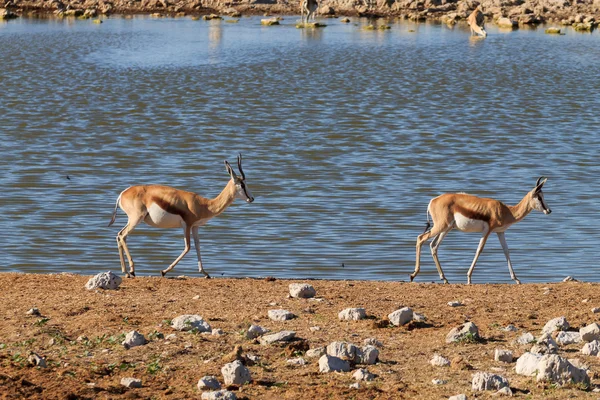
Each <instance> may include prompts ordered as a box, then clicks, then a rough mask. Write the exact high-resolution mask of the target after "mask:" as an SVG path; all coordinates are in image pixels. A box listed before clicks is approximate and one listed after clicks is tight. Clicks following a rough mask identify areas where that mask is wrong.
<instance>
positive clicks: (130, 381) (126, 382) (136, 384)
mask: <svg viewBox="0 0 600 400" xmlns="http://www.w3.org/2000/svg"><path fill="white" fill-rule="evenodd" d="M121 385H123V386H125V387H126V388H130V389H133V388H141V387H142V380H141V379H136V378H122V379H121Z"/></svg>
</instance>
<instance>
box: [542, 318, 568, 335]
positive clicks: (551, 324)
mask: <svg viewBox="0 0 600 400" xmlns="http://www.w3.org/2000/svg"><path fill="white" fill-rule="evenodd" d="M569 328H570V325H569V323H568V322H567V319H566V318H565V317H557V318H553V319H551V320H550V321H548V322H547V323H546V325H544V327H543V328H542V333H552V332H554V331H566V330H568V329H569Z"/></svg>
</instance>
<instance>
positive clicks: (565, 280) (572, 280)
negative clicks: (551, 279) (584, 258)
mask: <svg viewBox="0 0 600 400" xmlns="http://www.w3.org/2000/svg"><path fill="white" fill-rule="evenodd" d="M563 282H577V279H575V278H573V277H572V276H567V277H566V278H565V279H563Z"/></svg>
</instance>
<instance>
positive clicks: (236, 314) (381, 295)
mask: <svg viewBox="0 0 600 400" xmlns="http://www.w3.org/2000/svg"><path fill="white" fill-rule="evenodd" d="M89 278H90V276H79V275H65V274H61V275H37V274H13V273H4V274H0V293H1V294H0V296H1V297H0V299H1V302H0V308H1V310H0V316H1V323H0V398H6V399H21V398H31V399H122V398H123V399H135V398H144V399H152V398H155V399H193V398H196V399H198V398H200V397H201V391H200V390H198V388H197V386H196V385H197V382H198V380H199V379H200V378H201V377H203V376H205V375H215V376H216V377H217V378H218V379H219V381H220V382H221V383H223V379H222V375H221V372H220V371H221V367H222V366H223V365H224V364H225V363H226V362H228V361H231V360H228V357H227V355H228V354H229V353H230V352H231V351H232V350H233V348H234V346H236V345H241V346H242V348H243V354H253V355H256V356H258V357H260V360H259V361H258V362H257V363H256V364H254V365H251V366H249V367H248V368H249V369H250V372H251V374H252V379H253V381H252V383H249V384H246V385H243V386H242V387H237V386H230V387H229V389H230V390H233V391H235V393H236V395H237V397H238V399H244V398H246V399H299V398H313V399H416V398H419V399H421V398H422V399H444V398H448V397H449V396H452V395H456V394H460V393H465V394H466V395H467V397H468V398H469V399H472V398H483V399H486V398H492V394H491V392H485V393H484V392H477V393H474V392H472V391H471V380H472V375H473V374H474V373H475V372H477V371H485V372H493V373H497V374H500V375H503V376H504V377H506V378H507V379H508V380H509V382H510V386H511V389H512V390H513V392H514V396H515V397H517V398H524V399H565V398H591V399H599V398H600V393H596V392H593V391H592V390H593V389H594V388H597V387H599V386H600V358H599V357H591V356H585V355H582V354H580V353H579V350H580V349H581V347H582V344H577V345H569V346H566V347H562V348H561V349H560V352H559V354H560V355H561V356H565V357H568V358H579V359H580V360H581V361H583V362H584V364H586V365H588V366H589V375H590V378H591V381H592V387H591V388H590V389H589V390H587V391H585V390H582V389H580V388H576V387H570V388H559V387H556V385H552V384H547V383H546V384H544V383H538V382H536V381H535V379H534V378H528V377H524V376H520V375H517V374H516V373H515V370H514V365H515V364H514V363H512V364H505V363H501V362H496V361H494V356H493V355H494V350H495V349H508V350H512V351H513V353H514V355H515V358H516V357H518V356H520V355H521V354H522V353H524V352H525V351H527V350H528V349H529V348H530V347H531V345H529V346H520V345H516V344H514V343H513V340H514V339H515V338H516V337H518V336H519V335H521V334H522V333H523V332H525V331H529V332H531V333H533V334H534V335H535V336H538V335H539V334H540V331H541V329H542V327H543V326H544V324H545V323H546V322H547V321H548V320H550V319H552V318H555V317H559V316H565V317H566V318H567V320H568V321H569V323H570V324H571V327H572V329H579V328H580V327H582V326H585V325H587V324H589V323H592V322H599V320H600V314H594V313H592V311H591V309H592V308H594V307H600V290H599V289H600V284H591V283H581V282H568V283H557V284H524V285H472V286H467V285H455V284H453V285H441V284H417V283H413V284H410V283H398V282H378V281H322V280H315V281H310V282H308V283H310V284H311V285H313V286H314V288H315V289H316V291H317V298H318V299H321V300H315V299H296V298H290V297H289V289H288V286H289V284H290V283H294V282H306V281H295V280H280V279H276V280H274V279H212V280H206V279H201V278H181V279H165V278H148V277H147V278H139V277H138V278H135V279H124V280H123V283H122V285H121V287H120V289H119V290H111V291H103V290H92V291H89V290H86V289H85V287H84V285H85V283H86V282H87V280H88V279H89ZM197 296H198V297H197ZM195 297H196V298H195ZM455 300H457V301H460V302H462V303H463V306H460V307H450V306H448V305H447V303H448V302H449V301H455ZM402 306H409V307H411V308H412V309H413V310H414V311H415V312H418V313H421V314H423V315H425V317H426V318H427V322H426V323H419V324H414V323H410V324H408V325H407V326H403V327H390V325H389V324H388V323H386V322H385V319H386V318H387V315H388V314H389V313H391V312H392V311H395V310H397V309H399V308H400V307H402ZM32 307H37V308H38V309H39V311H40V313H41V315H39V316H33V315H28V314H27V311H28V310H29V309H31V308H32ZM348 307H363V308H365V309H366V311H367V315H368V318H367V319H365V320H362V321H339V319H338V313H339V312H340V311H341V310H343V309H345V308H348ZM279 308H282V309H285V310H288V311H291V312H293V313H294V314H295V315H296V316H297V318H295V319H292V320H289V321H285V322H275V321H271V320H269V318H268V317H267V312H268V310H271V309H279ZM182 314H199V315H201V316H202V317H203V318H204V319H205V320H207V321H208V322H209V323H210V325H211V326H212V328H213V329H215V328H220V329H222V330H223V332H224V334H223V335H220V336H213V335H206V334H199V333H191V332H176V331H174V330H173V329H172V328H171V327H170V326H169V321H170V320H172V319H173V318H175V317H177V316H178V315H182ZM465 321H472V322H474V323H475V324H476V325H477V326H478V327H479V331H480V334H481V336H482V337H483V340H481V341H480V342H471V343H458V344H446V343H445V337H446V335H447V333H448V332H449V331H450V330H451V329H452V328H454V327H455V326H458V325H459V324H461V323H463V322H465ZM250 324H258V325H260V326H263V327H265V328H268V329H269V330H271V332H279V331H282V330H293V331H295V332H296V336H297V337H298V338H300V339H303V340H298V341H296V342H293V343H292V344H291V345H266V346H265V345H261V344H259V343H258V342H257V341H252V340H249V339H246V338H245V336H244V333H245V331H246V330H247V329H248V327H249V326H250ZM508 324H513V325H515V326H516V327H518V328H519V330H518V332H506V331H504V330H502V328H503V327H505V326H506V325H508ZM315 326H318V327H320V330H311V329H310V328H311V327H315ZM132 330H137V331H138V332H140V333H142V334H143V335H144V336H145V337H146V338H147V339H148V340H149V343H148V344H147V345H144V346H139V347H134V348H131V349H129V350H127V349H125V348H124V347H123V346H122V345H121V342H122V341H123V339H124V336H125V334H126V333H127V332H130V331H132ZM171 333H176V336H177V337H176V339H174V340H165V339H164V338H163V337H162V336H163V335H164V336H167V335H169V334H171ZM161 334H162V335H161ZM81 336H85V337H87V339H82V338H80V337H81ZM78 338H79V340H78ZM367 338H376V339H378V340H379V341H381V342H382V343H383V347H382V348H381V349H380V356H379V362H378V363H377V364H375V365H369V366H368V370H369V371H370V372H371V373H373V374H375V375H376V378H375V380H374V381H372V382H369V383H367V382H363V383H361V384H360V388H359V389H350V387H349V386H350V385H351V384H352V383H354V379H353V378H352V372H348V373H327V374H322V373H319V367H318V360H316V359H308V358H307V361H308V363H307V364H306V365H305V366H291V365H289V364H288V363H286V360H287V359H289V358H292V357H295V356H297V355H301V354H302V353H303V351H304V350H305V349H306V347H304V348H303V346H302V345H306V344H308V345H309V347H310V348H315V347H320V346H326V345H327V344H329V343H331V342H333V341H347V342H350V343H353V344H355V345H359V346H362V345H363V341H364V340H365V339H367ZM31 352H35V353H37V354H38V355H40V356H42V357H44V358H45V360H46V363H47V365H48V366H47V368H40V367H35V366H31V365H29V363H28V361H27V359H28V356H29V355H30V354H31ZM434 354H440V355H443V356H445V357H447V358H448V359H450V360H453V364H452V366H450V367H434V366H432V365H430V364H429V360H430V359H431V358H432V356H433V355H434ZM461 360H462V361H461ZM123 377H135V378H139V379H141V380H142V384H143V387H142V388H138V389H128V388H125V387H123V386H121V384H120V381H121V378H123ZM433 379H440V380H444V381H447V382H446V383H445V384H442V385H434V384H433V383H432V380H433Z"/></svg>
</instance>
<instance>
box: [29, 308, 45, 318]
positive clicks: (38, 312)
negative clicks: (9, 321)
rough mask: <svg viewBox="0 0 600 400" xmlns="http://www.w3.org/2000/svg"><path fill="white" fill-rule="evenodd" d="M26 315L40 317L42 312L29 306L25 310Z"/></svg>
mask: <svg viewBox="0 0 600 400" xmlns="http://www.w3.org/2000/svg"><path fill="white" fill-rule="evenodd" d="M27 315H33V316H35V317H41V316H42V314H41V313H40V310H38V309H37V308H35V307H34V308H30V309H29V311H27Z"/></svg>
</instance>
